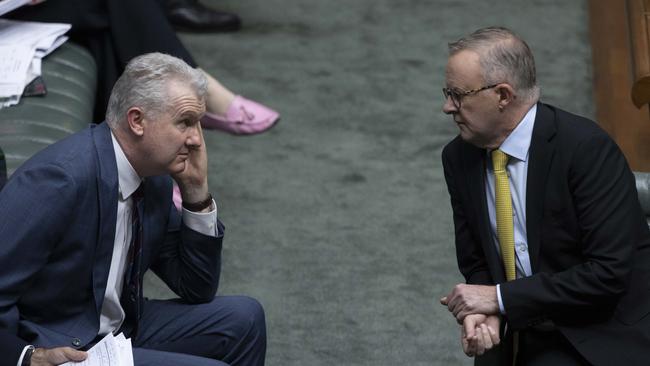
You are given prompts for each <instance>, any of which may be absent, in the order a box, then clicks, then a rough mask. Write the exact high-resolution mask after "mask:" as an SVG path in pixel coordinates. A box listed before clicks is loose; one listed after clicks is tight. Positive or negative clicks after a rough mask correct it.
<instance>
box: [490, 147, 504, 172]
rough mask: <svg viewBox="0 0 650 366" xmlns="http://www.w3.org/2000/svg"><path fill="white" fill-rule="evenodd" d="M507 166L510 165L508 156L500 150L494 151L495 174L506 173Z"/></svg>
mask: <svg viewBox="0 0 650 366" xmlns="http://www.w3.org/2000/svg"><path fill="white" fill-rule="evenodd" d="M507 164H508V154H506V153H504V152H503V151H501V150H499V149H497V150H492V167H493V168H494V171H495V172H496V171H504V170H505V169H506V165H507Z"/></svg>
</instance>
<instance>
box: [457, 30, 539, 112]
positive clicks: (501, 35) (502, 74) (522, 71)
mask: <svg viewBox="0 0 650 366" xmlns="http://www.w3.org/2000/svg"><path fill="white" fill-rule="evenodd" d="M448 46H449V55H450V56H453V55H454V54H456V53H458V52H460V51H463V50H469V51H473V52H476V53H477V54H478V55H479V62H480V64H481V69H482V74H483V79H485V82H486V83H487V84H497V83H504V82H507V83H508V84H510V85H512V87H513V88H514V89H515V92H516V93H517V94H518V95H519V96H520V97H522V99H524V100H526V101H529V100H535V101H536V100H537V99H539V93H540V92H539V87H538V86H537V76H536V71H535V58H534V57H533V53H532V51H531V50H530V48H529V47H528V44H526V42H525V41H524V40H523V39H521V38H520V37H519V36H518V35H517V34H515V33H514V32H513V31H511V30H510V29H507V28H503V27H487V28H481V29H479V30H477V31H475V32H474V33H472V34H470V35H469V36H466V37H463V38H461V39H459V40H458V41H456V42H451V43H449V45H448Z"/></svg>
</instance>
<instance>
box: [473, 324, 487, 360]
mask: <svg viewBox="0 0 650 366" xmlns="http://www.w3.org/2000/svg"><path fill="white" fill-rule="evenodd" d="M475 332H476V355H478V356H480V355H482V354H483V353H485V340H484V339H483V331H482V330H481V327H480V326H478V327H476V329H475Z"/></svg>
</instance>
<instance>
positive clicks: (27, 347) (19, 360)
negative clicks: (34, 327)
mask: <svg viewBox="0 0 650 366" xmlns="http://www.w3.org/2000/svg"><path fill="white" fill-rule="evenodd" d="M33 347H34V346H32V345H30V344H28V345H26V346H25V348H23V352H21V353H20V357H19V358H18V363H17V364H16V366H20V365H22V363H23V357H25V352H27V350H28V349H30V348H33Z"/></svg>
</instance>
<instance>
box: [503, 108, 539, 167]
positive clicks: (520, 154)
mask: <svg viewBox="0 0 650 366" xmlns="http://www.w3.org/2000/svg"><path fill="white" fill-rule="evenodd" d="M536 115H537V104H533V106H532V107H531V108H530V109H529V110H528V112H527V113H526V115H525V116H524V118H523V119H522V120H521V122H519V124H518V125H517V127H515V129H514V130H513V131H512V132H511V133H510V135H508V137H507V138H506V139H505V141H503V143H502V144H501V146H499V150H501V151H503V152H504V153H506V154H508V156H511V157H513V158H515V159H518V160H520V161H526V160H527V159H528V148H529V147H530V140H531V139H532V137H533V127H534V126H535V116H536Z"/></svg>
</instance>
